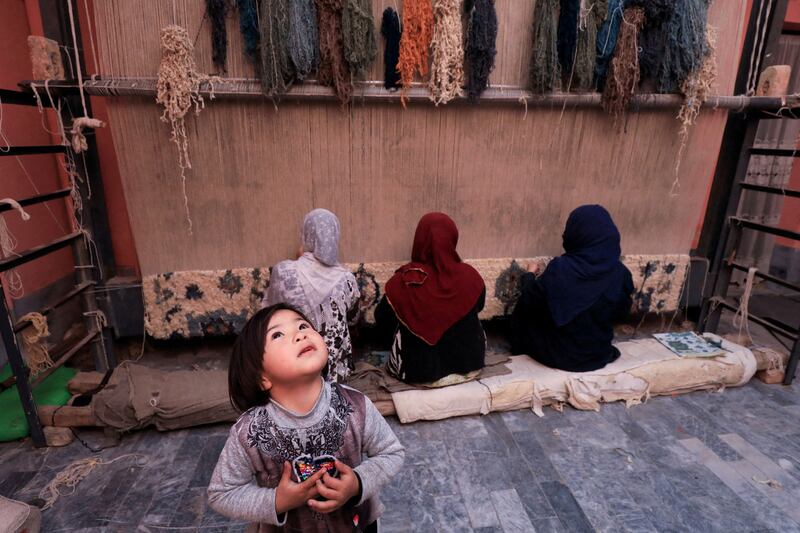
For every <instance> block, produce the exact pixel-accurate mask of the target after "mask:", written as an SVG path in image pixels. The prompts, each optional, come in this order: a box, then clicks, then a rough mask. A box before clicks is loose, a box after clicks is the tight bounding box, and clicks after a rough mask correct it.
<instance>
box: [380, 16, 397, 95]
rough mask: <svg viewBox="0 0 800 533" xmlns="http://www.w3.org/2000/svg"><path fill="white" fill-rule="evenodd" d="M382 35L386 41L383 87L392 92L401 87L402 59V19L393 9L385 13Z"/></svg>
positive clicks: (382, 22) (382, 21)
mask: <svg viewBox="0 0 800 533" xmlns="http://www.w3.org/2000/svg"><path fill="white" fill-rule="evenodd" d="M381 35H383V38H384V39H385V40H386V45H385V46H384V48H383V86H384V87H385V88H386V89H388V90H390V91H392V90H396V89H397V88H398V87H399V86H400V73H399V72H397V60H398V59H399V58H400V17H398V16H397V11H395V10H394V9H392V8H391V7H387V8H386V9H385V10H384V11H383V18H382V20H381Z"/></svg>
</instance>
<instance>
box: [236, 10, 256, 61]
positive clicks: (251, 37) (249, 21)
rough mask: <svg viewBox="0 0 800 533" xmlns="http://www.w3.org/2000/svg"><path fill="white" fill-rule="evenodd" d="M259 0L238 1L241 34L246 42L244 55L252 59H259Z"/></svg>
mask: <svg viewBox="0 0 800 533" xmlns="http://www.w3.org/2000/svg"><path fill="white" fill-rule="evenodd" d="M256 2H257V0H236V8H237V9H238V11H239V33H241V34H242V40H244V53H245V54H246V55H247V57H249V58H250V59H253V60H257V59H258V43H259V41H260V40H261V33H260V32H259V31H258V5H257V3H256Z"/></svg>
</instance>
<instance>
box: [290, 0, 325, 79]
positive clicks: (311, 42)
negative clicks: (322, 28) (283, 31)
mask: <svg viewBox="0 0 800 533" xmlns="http://www.w3.org/2000/svg"><path fill="white" fill-rule="evenodd" d="M289 28H290V33H289V57H290V58H291V60H292V65H294V71H295V77H296V78H297V79H298V80H300V81H302V80H304V79H306V77H307V76H308V75H309V74H311V72H312V71H313V70H314V69H315V68H316V67H317V59H318V57H319V56H318V54H317V44H318V42H319V33H318V32H317V9H316V8H315V7H314V0H291V1H290V2H289Z"/></svg>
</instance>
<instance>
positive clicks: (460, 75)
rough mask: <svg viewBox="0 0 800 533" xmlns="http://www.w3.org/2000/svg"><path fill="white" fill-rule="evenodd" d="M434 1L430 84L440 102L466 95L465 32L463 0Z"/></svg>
mask: <svg viewBox="0 0 800 533" xmlns="http://www.w3.org/2000/svg"><path fill="white" fill-rule="evenodd" d="M433 1H434V4H433V39H432V40H431V56H432V65H431V80H430V84H429V86H430V89H431V100H433V102H434V103H435V104H436V105H439V104H446V103H447V102H449V101H450V100H452V99H453V98H456V97H457V96H462V95H463V90H462V89H461V86H462V85H463V84H464V32H463V28H462V27H461V0H433Z"/></svg>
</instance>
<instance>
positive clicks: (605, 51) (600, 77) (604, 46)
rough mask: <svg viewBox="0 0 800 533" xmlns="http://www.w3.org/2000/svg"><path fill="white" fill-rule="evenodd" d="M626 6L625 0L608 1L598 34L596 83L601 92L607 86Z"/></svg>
mask: <svg viewBox="0 0 800 533" xmlns="http://www.w3.org/2000/svg"><path fill="white" fill-rule="evenodd" d="M624 4H625V2H624V0H608V10H607V11H608V13H607V14H606V18H605V20H604V21H603V23H602V24H601V25H600V30H599V31H598V32H597V63H596V65H595V69H594V83H595V88H596V89H597V90H598V91H601V92H602V90H603V88H604V87H605V84H606V73H607V71H608V64H609V63H610V62H611V58H612V57H613V56H614V48H616V46H617V36H618V35H619V25H620V23H621V22H622V12H623V9H624Z"/></svg>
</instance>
